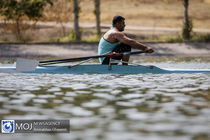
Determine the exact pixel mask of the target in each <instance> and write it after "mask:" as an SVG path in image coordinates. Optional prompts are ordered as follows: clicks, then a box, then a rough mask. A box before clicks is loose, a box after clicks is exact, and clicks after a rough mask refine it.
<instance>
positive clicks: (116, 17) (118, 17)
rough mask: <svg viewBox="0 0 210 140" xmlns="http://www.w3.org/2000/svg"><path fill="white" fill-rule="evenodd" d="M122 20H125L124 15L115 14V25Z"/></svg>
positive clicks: (113, 20) (113, 23)
mask: <svg viewBox="0 0 210 140" xmlns="http://www.w3.org/2000/svg"><path fill="white" fill-rule="evenodd" d="M122 20H125V18H124V17H122V16H114V17H113V19H112V25H115V24H116V23H118V22H120V21H122Z"/></svg>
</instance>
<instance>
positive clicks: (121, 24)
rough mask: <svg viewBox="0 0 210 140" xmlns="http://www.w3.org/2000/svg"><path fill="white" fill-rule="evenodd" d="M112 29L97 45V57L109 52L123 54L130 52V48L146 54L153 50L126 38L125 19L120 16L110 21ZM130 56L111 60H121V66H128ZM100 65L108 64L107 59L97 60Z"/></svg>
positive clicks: (108, 60) (108, 59)
mask: <svg viewBox="0 0 210 140" xmlns="http://www.w3.org/2000/svg"><path fill="white" fill-rule="evenodd" d="M112 26H113V27H112V28H111V29H110V30H109V31H107V32H106V33H105V34H104V36H103V37H102V38H101V40H100V42H99V45H98V55H103V54H107V53H110V52H116V53H123V52H130V51H131V48H133V49H138V50H143V51H145V52H147V53H152V52H153V49H151V48H150V47H148V46H146V45H144V44H142V43H139V42H137V41H136V40H134V39H131V38H129V37H127V36H126V35H125V34H124V33H123V31H124V28H125V18H124V17H122V16H115V17H114V18H113V20H112ZM129 58H130V55H124V56H118V57H115V58H113V59H116V60H122V61H123V65H128V61H129ZM99 61H100V63H101V64H109V62H110V58H109V57H102V58H99Z"/></svg>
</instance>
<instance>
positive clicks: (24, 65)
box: [16, 58, 39, 72]
mask: <svg viewBox="0 0 210 140" xmlns="http://www.w3.org/2000/svg"><path fill="white" fill-rule="evenodd" d="M38 65H39V61H36V60H29V59H23V58H17V60H16V71H17V72H26V71H34V70H35V69H36V67H37V66H38Z"/></svg>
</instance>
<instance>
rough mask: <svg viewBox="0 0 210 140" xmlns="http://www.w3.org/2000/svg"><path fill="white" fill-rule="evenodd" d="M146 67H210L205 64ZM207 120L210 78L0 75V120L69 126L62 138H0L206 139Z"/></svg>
mask: <svg viewBox="0 0 210 140" xmlns="http://www.w3.org/2000/svg"><path fill="white" fill-rule="evenodd" d="M145 64H155V65H156V66H160V67H166V68H206V69H210V63H209V62H176V63H175V62H170V61H166V62H161V63H157V62H150V63H149V62H145ZM209 116H210V74H204V73H197V74H138V75H71V74H17V73H16V74H7V73H0V118H1V119H30V120H33V119H69V120H70V126H71V129H70V133H67V134H54V135H49V134H13V136H10V135H1V136H0V137H1V138H3V139H9V140H10V139H16V140H17V139H21V140H22V139H46V140H51V139H55V140H57V139H65V140H69V139H71V140H80V139H81V140H82V139H84V140H105V139H107V140H116V139H120V140H139V139H148V140H182V139H183V140H191V139H194V140H207V139H210V133H209V132H210V117H209ZM14 136H15V137H14Z"/></svg>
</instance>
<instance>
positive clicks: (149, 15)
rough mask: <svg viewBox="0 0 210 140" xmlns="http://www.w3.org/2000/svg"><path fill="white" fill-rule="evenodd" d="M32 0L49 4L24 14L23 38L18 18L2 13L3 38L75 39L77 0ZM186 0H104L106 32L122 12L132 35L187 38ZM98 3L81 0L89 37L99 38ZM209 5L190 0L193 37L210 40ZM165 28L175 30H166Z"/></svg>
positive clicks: (201, 0)
mask: <svg viewBox="0 0 210 140" xmlns="http://www.w3.org/2000/svg"><path fill="white" fill-rule="evenodd" d="M8 1H12V0H8ZM13 1H15V0H13ZM18 1H21V0H18ZM22 1H26V0H22ZM29 1H31V2H45V4H43V3H42V7H41V10H40V11H41V13H42V16H37V17H36V18H30V17H29V16H28V15H27V14H25V15H23V16H22V17H21V25H22V26H21V27H20V30H21V38H18V37H17V27H16V24H15V23H16V22H14V21H15V20H11V18H9V19H8V18H6V16H5V15H3V14H2V13H1V17H0V25H1V26H0V34H1V36H0V40H1V41H4V42H5V41H6V42H11V41H24V42H25V41H27V42H43V41H44V42H46V41H50V42H51V41H56V42H57V41H59V42H60V41H62V42H63V41H64V42H66V41H73V40H75V31H74V26H73V25H74V24H73V22H74V1H73V0H45V1H40V0H29ZM51 2H52V3H53V5H52V4H51ZM183 2H184V0H129V1H128V0H114V1H113V0H100V22H101V32H102V34H103V32H105V31H106V30H108V28H109V27H110V26H111V20H112V17H113V16H114V15H122V16H124V17H125V18H126V25H127V28H126V33H127V34H128V35H129V36H130V37H133V38H136V39H138V40H141V41H142V40H145V41H183V38H182V37H181V36H182V31H183V23H184V5H183ZM95 3H96V1H95V0H78V6H79V10H78V13H79V25H80V30H79V31H80V33H81V35H82V36H81V37H82V38H81V39H82V40H85V41H98V39H99V36H97V30H96V29H97V28H96V16H95V12H96V10H95ZM0 5H1V4H0ZM1 6H2V5H1ZM209 8H210V0H189V10H188V12H189V18H190V24H191V27H193V28H192V30H193V32H192V37H191V40H195V41H199V40H205V41H209V36H210V35H209V30H210V10H209ZM36 10H37V9H36ZM20 11H21V10H20ZM35 13H36V12H35ZM29 21H30V22H29ZM148 27H149V28H148ZM165 28H167V29H173V30H165Z"/></svg>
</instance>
